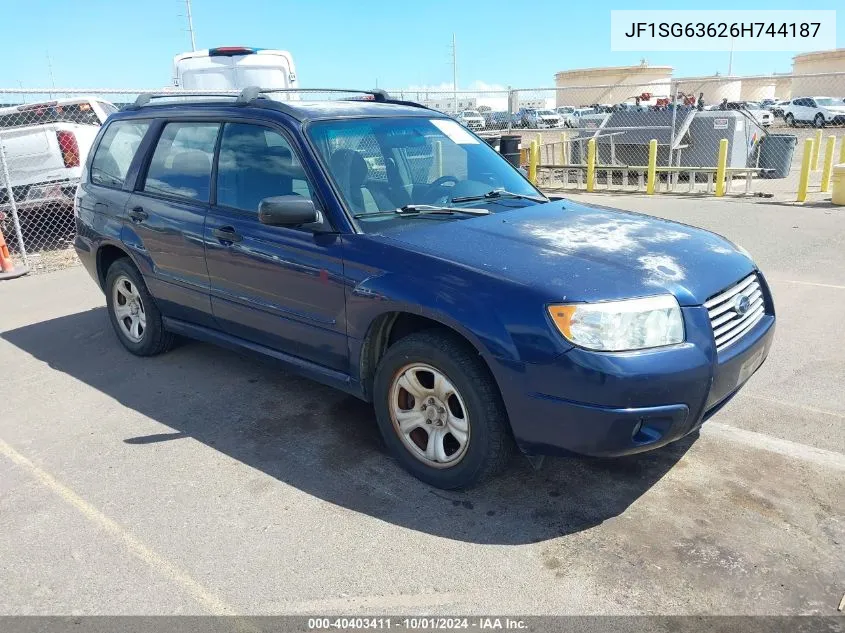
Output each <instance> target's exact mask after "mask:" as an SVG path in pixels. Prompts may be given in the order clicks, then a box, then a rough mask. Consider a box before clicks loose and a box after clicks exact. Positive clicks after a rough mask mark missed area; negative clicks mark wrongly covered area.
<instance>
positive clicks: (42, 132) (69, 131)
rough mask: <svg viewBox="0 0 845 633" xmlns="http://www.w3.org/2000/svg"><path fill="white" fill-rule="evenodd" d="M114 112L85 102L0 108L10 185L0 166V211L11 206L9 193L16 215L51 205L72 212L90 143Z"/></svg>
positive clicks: (93, 101) (107, 106)
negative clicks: (69, 209) (54, 204)
mask: <svg viewBox="0 0 845 633" xmlns="http://www.w3.org/2000/svg"><path fill="white" fill-rule="evenodd" d="M116 111H117V108H116V107H115V106H114V105H113V104H111V103H108V102H107V101H100V100H97V99H92V98H88V97H81V98H77V99H61V100H56V101H48V102H42V103H25V104H22V105H18V106H12V107H7V108H0V143H2V144H3V152H4V154H5V157H6V167H7V170H8V174H9V180H10V182H6V177H5V170H3V169H2V165H0V211H3V210H5V211H8V209H9V207H10V206H11V204H10V200H9V191H10V189H11V192H12V193H13V195H14V199H15V205H16V207H17V209H18V211H20V212H35V211H38V210H42V209H47V208H52V206H49V207H48V206H47V205H48V204H50V205H52V204H53V203H56V204H59V205H62V206H67V207H72V205H73V196H74V193H75V191H76V185H77V182H78V181H79V177H80V175H81V173H82V165H84V164H85V158H86V157H87V156H88V150H89V149H90V148H91V143H93V142H94V137H95V136H96V135H97V131H98V130H99V128H100V125H102V123H103V121H105V120H106V117H108V115H109V114H111V113H112V112H116ZM10 185H11V187H10ZM7 215H8V214H7Z"/></svg>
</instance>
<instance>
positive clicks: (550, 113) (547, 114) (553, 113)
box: [538, 110, 557, 116]
mask: <svg viewBox="0 0 845 633" xmlns="http://www.w3.org/2000/svg"><path fill="white" fill-rule="evenodd" d="M538 113H539V114H541V115H543V116H555V115H556V114H557V112H552V111H551V110H538Z"/></svg>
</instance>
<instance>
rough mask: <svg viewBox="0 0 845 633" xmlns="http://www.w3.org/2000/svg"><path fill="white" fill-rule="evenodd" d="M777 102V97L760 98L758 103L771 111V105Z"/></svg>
mask: <svg viewBox="0 0 845 633" xmlns="http://www.w3.org/2000/svg"><path fill="white" fill-rule="evenodd" d="M777 102H778V100H777V99H761V100H760V102H759V103H760V107H761V108H763V109H764V110H769V111H771V109H772V106H773V105H774V104H776V103H777Z"/></svg>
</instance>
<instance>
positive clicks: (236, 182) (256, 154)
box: [217, 123, 312, 213]
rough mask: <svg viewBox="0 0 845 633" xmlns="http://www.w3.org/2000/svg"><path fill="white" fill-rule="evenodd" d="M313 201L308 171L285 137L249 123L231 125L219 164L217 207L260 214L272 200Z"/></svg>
mask: <svg viewBox="0 0 845 633" xmlns="http://www.w3.org/2000/svg"><path fill="white" fill-rule="evenodd" d="M290 195H298V196H302V197H303V198H308V199H309V200H310V199H311V198H312V193H311V186H310V184H309V182H308V179H307V178H306V176H305V171H304V170H303V169H302V165H301V164H300V162H299V160H298V159H297V157H296V154H295V153H294V151H293V149H292V148H291V146H290V144H289V143H288V141H287V139H285V137H284V136H282V135H281V134H279V133H278V132H275V131H273V130H270V129H268V128H265V127H262V126H260V125H250V124H245V123H227V124H226V126H225V127H224V128H223V138H222V139H220V156H219V158H218V163H217V204H219V205H221V206H224V207H231V208H233V209H240V210H242V211H251V212H254V213H258V204H259V203H260V202H261V201H262V200H263V199H264V198H270V197H272V196H290Z"/></svg>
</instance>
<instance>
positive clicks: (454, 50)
mask: <svg viewBox="0 0 845 633" xmlns="http://www.w3.org/2000/svg"><path fill="white" fill-rule="evenodd" d="M452 98H453V99H454V102H455V105H454V107H455V114H458V45H457V44H456V43H455V34H454V33H452Z"/></svg>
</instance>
